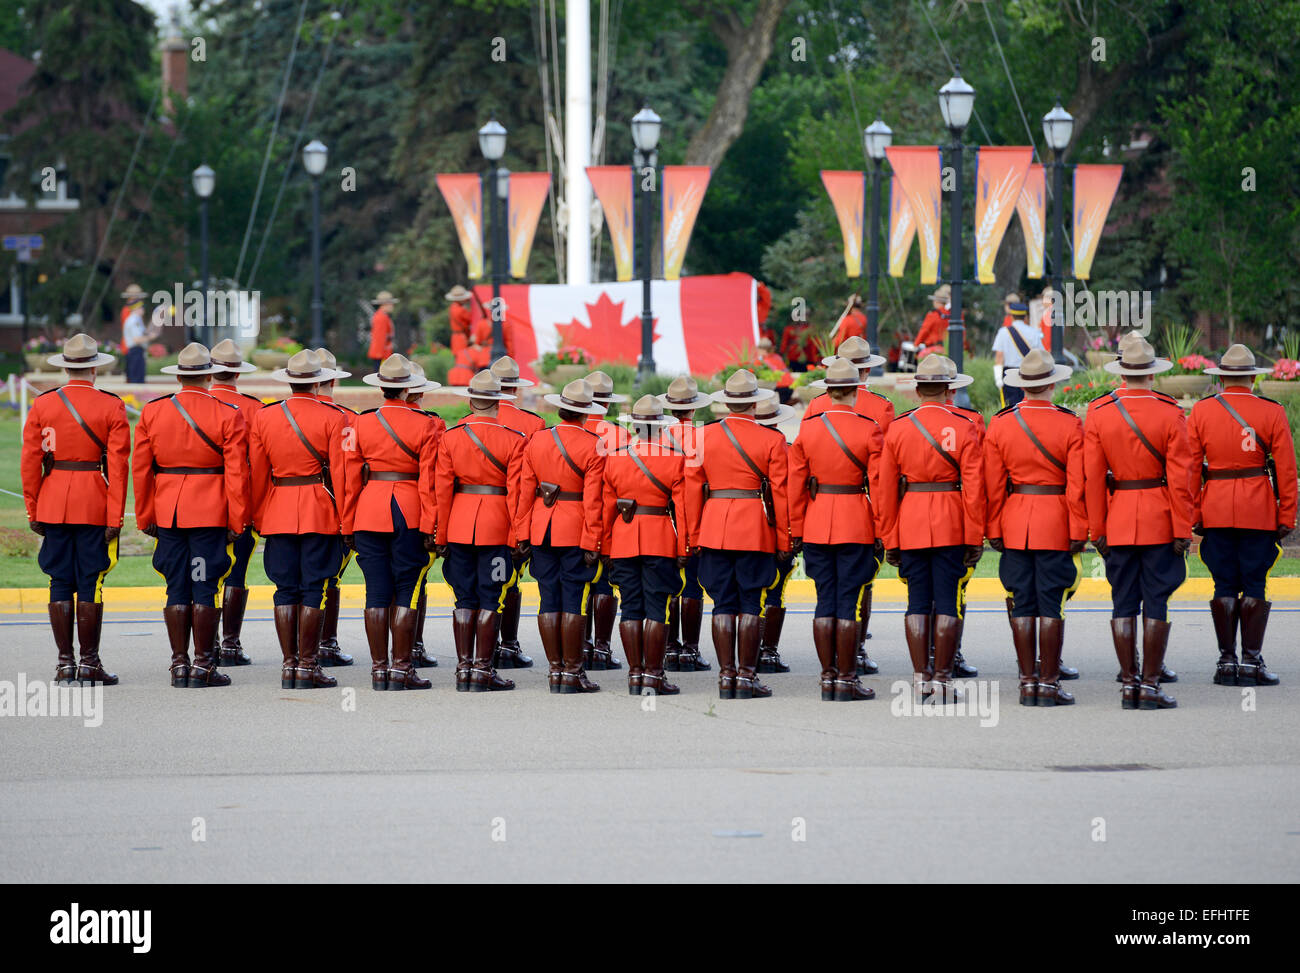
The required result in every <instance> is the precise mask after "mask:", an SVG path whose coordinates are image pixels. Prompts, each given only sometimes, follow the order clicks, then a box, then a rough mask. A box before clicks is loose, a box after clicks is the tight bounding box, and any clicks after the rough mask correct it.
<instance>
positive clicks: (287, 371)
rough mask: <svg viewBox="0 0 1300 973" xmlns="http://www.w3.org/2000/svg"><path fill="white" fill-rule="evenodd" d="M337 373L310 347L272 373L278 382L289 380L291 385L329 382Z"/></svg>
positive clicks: (273, 378) (274, 379) (272, 376)
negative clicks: (325, 364) (322, 361)
mask: <svg viewBox="0 0 1300 973" xmlns="http://www.w3.org/2000/svg"><path fill="white" fill-rule="evenodd" d="M336 375H337V372H335V371H334V369H332V368H326V367H325V366H324V365H322V364H321V360H320V357H319V356H318V355H317V354H316V352H314V351H312V350H311V349H310V348H306V349H304V350H302V351H300V352H298V354H296V355H294V356H293V357H292V358H290V359H289V364H287V365H285V366H284V368H277V369H276V370H275V371H273V372H272V373H271V378H272V380H273V381H276V382H287V383H288V384H290V385H316V384H318V383H320V382H328V381H330V380H331V379H333V378H334V377H335V376H336Z"/></svg>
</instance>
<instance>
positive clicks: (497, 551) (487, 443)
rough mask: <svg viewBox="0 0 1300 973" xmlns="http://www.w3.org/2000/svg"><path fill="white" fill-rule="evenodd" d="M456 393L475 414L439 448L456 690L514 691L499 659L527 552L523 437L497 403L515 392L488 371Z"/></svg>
mask: <svg viewBox="0 0 1300 973" xmlns="http://www.w3.org/2000/svg"><path fill="white" fill-rule="evenodd" d="M452 391H454V392H456V393H457V394H458V395H464V396H466V397H467V398H468V399H469V405H470V409H471V412H470V414H469V415H468V416H466V417H465V418H464V419H462V420H461V421H460V422H459V423H457V424H456V425H454V426H452V427H451V428H450V429H448V430H447V433H446V435H444V436H443V437H442V442H441V444H440V445H439V447H438V465H437V473H436V475H435V477H434V495H435V499H436V500H437V513H436V515H435V537H434V543H435V550H436V551H437V553H438V556H439V557H441V558H443V559H444V560H443V572H442V573H443V578H444V579H445V580H446V581H447V583H448V584H450V585H451V589H452V591H453V593H454V594H455V596H456V604H455V609H454V610H453V611H452V615H451V630H452V638H453V640H454V641H455V643H456V691H457V692H476V693H481V692H489V691H491V692H496V691H501V690H510V689H514V688H515V684H514V682H513V681H511V680H509V679H504V678H502V677H501V676H499V675H498V674H497V671H496V669H495V668H494V667H493V665H492V661H493V658H494V656H495V654H496V647H497V633H498V631H499V629H498V625H499V622H500V618H501V608H502V605H503V604H504V602H505V592H506V589H507V588H509V587H510V584H511V580H512V576H513V575H514V573H515V571H517V570H518V564H519V563H522V561H523V557H524V555H525V554H526V553H527V551H526V550H520V549H519V547H518V545H517V543H516V538H515V528H514V513H515V507H516V504H517V503H518V499H517V493H518V485H519V479H520V476H521V474H522V468H523V450H524V437H523V436H522V435H520V434H519V433H517V432H515V431H514V430H513V429H511V428H509V427H508V426H505V425H502V423H501V420H500V418H499V416H498V413H497V405H498V404H499V403H500V402H502V401H510V400H512V399H513V398H514V396H513V395H511V394H510V393H508V392H505V391H503V390H502V388H501V383H500V382H498V381H497V380H496V378H494V377H493V375H492V373H491V372H490V371H488V370H487V369H486V368H485V369H483V370H482V371H480V372H478V373H477V374H476V375H475V376H474V377H473V378H472V379H471V380H470V384H469V386H468V387H467V388H463V389H453V390H452ZM516 558H517V559H518V560H517V561H516Z"/></svg>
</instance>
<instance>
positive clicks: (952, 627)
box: [934, 615, 966, 703]
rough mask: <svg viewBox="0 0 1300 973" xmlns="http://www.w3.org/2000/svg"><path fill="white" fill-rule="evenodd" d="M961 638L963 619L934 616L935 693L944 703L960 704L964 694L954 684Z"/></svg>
mask: <svg viewBox="0 0 1300 973" xmlns="http://www.w3.org/2000/svg"><path fill="white" fill-rule="evenodd" d="M960 637H961V619H960V618H957V617H956V616H955V615H935V616H934V681H935V683H936V686H935V692H936V693H938V694H940V699H941V701H942V702H944V703H960V702H961V701H962V700H963V699H965V698H966V697H965V693H963V692H962V691H961V690H960V689H958V688H957V686H956V685H955V684H954V683H953V663H954V661H955V660H956V656H957V639H958V638H960Z"/></svg>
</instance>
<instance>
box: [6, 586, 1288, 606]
mask: <svg viewBox="0 0 1300 973" xmlns="http://www.w3.org/2000/svg"><path fill="white" fill-rule="evenodd" d="M340 588H341V590H342V594H343V604H344V606H351V607H354V608H355V607H357V606H360V605H361V604H363V603H364V601H365V586H364V585H359V584H345V585H340ZM519 588H520V592H521V593H522V595H523V603H524V605H526V606H528V607H532V608H535V607H537V583H536V582H534V581H525V582H522V583H521V584H520V586H519ZM274 590H275V589H274V588H273V587H272V586H271V585H254V586H253V587H251V588H249V590H248V607H249V608H250V609H254V610H259V609H270V608H271V595H272V593H273V592H274ZM1213 593H1214V583H1213V582H1212V581H1211V580H1210V579H1209V578H1189V579H1188V580H1187V581H1185V582H1184V583H1183V586H1182V587H1181V588H1179V589H1178V591H1177V592H1176V593H1175V594H1174V596H1173V598H1172V599H1171V600H1172V601H1176V602H1202V603H1203V602H1208V601H1209V600H1210V598H1211V596H1212V595H1213ZM1269 593H1270V594H1271V595H1272V596H1273V599H1274V600H1275V601H1300V578H1274V579H1273V580H1272V581H1271V582H1270V592H1269ZM1003 597H1004V592H1003V590H1002V584H1001V582H1000V581H998V579H997V578H973V579H972V580H971V583H970V587H969V588H968V589H967V599H968V600H969V601H983V602H996V603H998V604H1001V603H1002V600H1003ZM164 598H165V592H164V589H163V587H162V586H161V585H156V586H145V587H139V588H105V589H104V610H105V611H110V612H141V611H145V612H151V611H159V612H160V611H161V610H162V607H163V601H164ZM873 599H874V602H875V603H876V604H880V603H882V602H892V603H898V604H902V603H905V602H906V601H907V589H906V588H905V587H904V585H903V583H902V582H901V581H899V580H897V579H896V578H889V579H883V580H880V581H877V582H876V584H875V591H874V595H873ZM785 600H786V603H787V604H794V605H810V604H812V603H813V602H815V601H816V593H815V591H814V588H813V583H812V582H811V581H809V580H806V579H794V578H792V579H791V580H790V581H788V582H787V583H786V589H785ZM1073 601H1074V602H1076V603H1077V602H1109V601H1110V586H1109V585H1108V584H1107V583H1106V581H1105V579H1104V578H1085V579H1084V580H1083V582H1082V583H1081V584H1080V585H1079V590H1078V592H1077V593H1076V594H1075V596H1074V599H1073ZM48 602H49V591H48V589H46V588H3V589H0V615H16V614H21V613H24V612H26V613H33V614H34V613H44V612H45V606H46V604H47V603H48ZM429 604H430V605H431V606H433V607H435V608H450V607H451V606H452V604H453V597H452V593H451V588H450V587H448V586H447V585H446V584H445V583H441V582H433V583H430V584H429Z"/></svg>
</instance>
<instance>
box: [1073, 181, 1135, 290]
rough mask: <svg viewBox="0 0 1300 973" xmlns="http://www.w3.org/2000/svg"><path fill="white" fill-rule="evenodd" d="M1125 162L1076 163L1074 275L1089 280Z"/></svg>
mask: <svg viewBox="0 0 1300 973" xmlns="http://www.w3.org/2000/svg"><path fill="white" fill-rule="evenodd" d="M1123 172H1124V167H1123V166H1121V165H1111V166H1075V167H1074V235H1073V238H1072V239H1073V240H1074V276H1075V277H1078V278H1079V279H1080V280H1087V279H1088V275H1089V274H1090V273H1092V258H1093V257H1095V256H1096V255H1097V244H1098V243H1100V242H1101V231H1102V228H1103V227H1104V226H1105V225H1106V214H1107V213H1109V212H1110V204H1111V203H1112V202H1113V201H1114V199H1115V192H1116V190H1118V189H1119V177H1120V175H1121V174H1122V173H1123Z"/></svg>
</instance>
